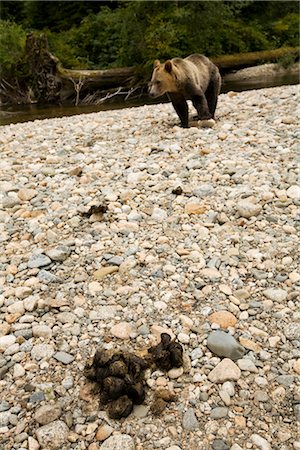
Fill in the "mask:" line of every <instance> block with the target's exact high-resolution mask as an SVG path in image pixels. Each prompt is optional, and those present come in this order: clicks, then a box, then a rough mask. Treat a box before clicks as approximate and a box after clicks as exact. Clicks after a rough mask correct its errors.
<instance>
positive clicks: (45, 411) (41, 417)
mask: <svg viewBox="0 0 300 450" xmlns="http://www.w3.org/2000/svg"><path fill="white" fill-rule="evenodd" d="M61 413H62V410H61V407H60V405H58V404H56V405H43V406H41V407H40V408H38V409H37V410H36V412H35V414H34V418H35V420H36V421H37V422H38V423H39V424H40V425H47V424H48V423H50V422H54V421H55V420H57V419H59V418H60V416H61Z"/></svg>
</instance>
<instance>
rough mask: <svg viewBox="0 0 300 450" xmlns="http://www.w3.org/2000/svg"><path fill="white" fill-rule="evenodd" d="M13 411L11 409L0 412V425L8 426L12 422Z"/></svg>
mask: <svg viewBox="0 0 300 450" xmlns="http://www.w3.org/2000/svg"><path fill="white" fill-rule="evenodd" d="M10 417H11V413H10V412H9V411H3V412H0V427H6V426H7V425H9V423H10Z"/></svg>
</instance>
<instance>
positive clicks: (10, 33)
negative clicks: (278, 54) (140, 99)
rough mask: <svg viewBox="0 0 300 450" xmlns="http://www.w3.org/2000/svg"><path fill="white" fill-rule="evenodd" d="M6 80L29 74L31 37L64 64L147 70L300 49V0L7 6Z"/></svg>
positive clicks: (1, 57)
mask: <svg viewBox="0 0 300 450" xmlns="http://www.w3.org/2000/svg"><path fill="white" fill-rule="evenodd" d="M0 17H1V20H0V36H1V38H0V65H1V72H2V75H3V74H5V75H6V76H7V75H9V74H10V75H12V74H14V75H16V71H18V70H20V71H24V70H25V69H24V67H25V66H24V64H20V61H22V60H23V59H24V57H25V43H26V34H27V33H29V32H34V33H40V32H43V33H44V34H45V35H46V36H47V38H48V42H49V50H50V51H51V53H53V54H54V55H55V56H56V57H57V58H58V59H59V60H60V61H61V62H62V64H63V65H64V66H65V67H68V68H77V69H96V68H100V69H105V68H113V67H126V66H141V67H143V68H145V69H146V70H147V69H148V70H149V69H150V65H151V66H152V61H153V60H154V59H157V58H159V59H162V60H164V59H166V58H170V57H174V56H187V55H188V54H191V53H203V54H205V55H207V56H214V57H215V56H220V55H224V54H235V53H243V52H252V51H259V50H271V49H275V48H279V47H283V46H291V47H295V46H298V45H299V2H298V1H283V2H282V1H253V0H245V1H1V10H0Z"/></svg>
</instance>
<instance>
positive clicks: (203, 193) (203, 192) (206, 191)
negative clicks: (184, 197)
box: [193, 184, 214, 198]
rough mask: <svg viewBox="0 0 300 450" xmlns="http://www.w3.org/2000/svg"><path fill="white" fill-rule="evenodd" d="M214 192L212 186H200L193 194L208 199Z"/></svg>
mask: <svg viewBox="0 0 300 450" xmlns="http://www.w3.org/2000/svg"><path fill="white" fill-rule="evenodd" d="M213 191H214V187H213V186H212V185H211V184H201V185H200V186H197V187H196V188H195V189H194V190H193V194H194V195H195V196H196V197H200V198H202V197H207V196H208V195H211V194H212V193H213Z"/></svg>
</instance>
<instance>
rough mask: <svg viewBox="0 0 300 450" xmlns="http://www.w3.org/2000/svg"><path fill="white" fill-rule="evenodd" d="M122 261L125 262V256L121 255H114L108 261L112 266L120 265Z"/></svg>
mask: <svg viewBox="0 0 300 450" xmlns="http://www.w3.org/2000/svg"><path fill="white" fill-rule="evenodd" d="M122 262H124V258H122V257H121V256H113V257H112V258H110V259H109V260H108V261H107V263H108V264H109V265H110V266H120V265H121V264H122Z"/></svg>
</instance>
